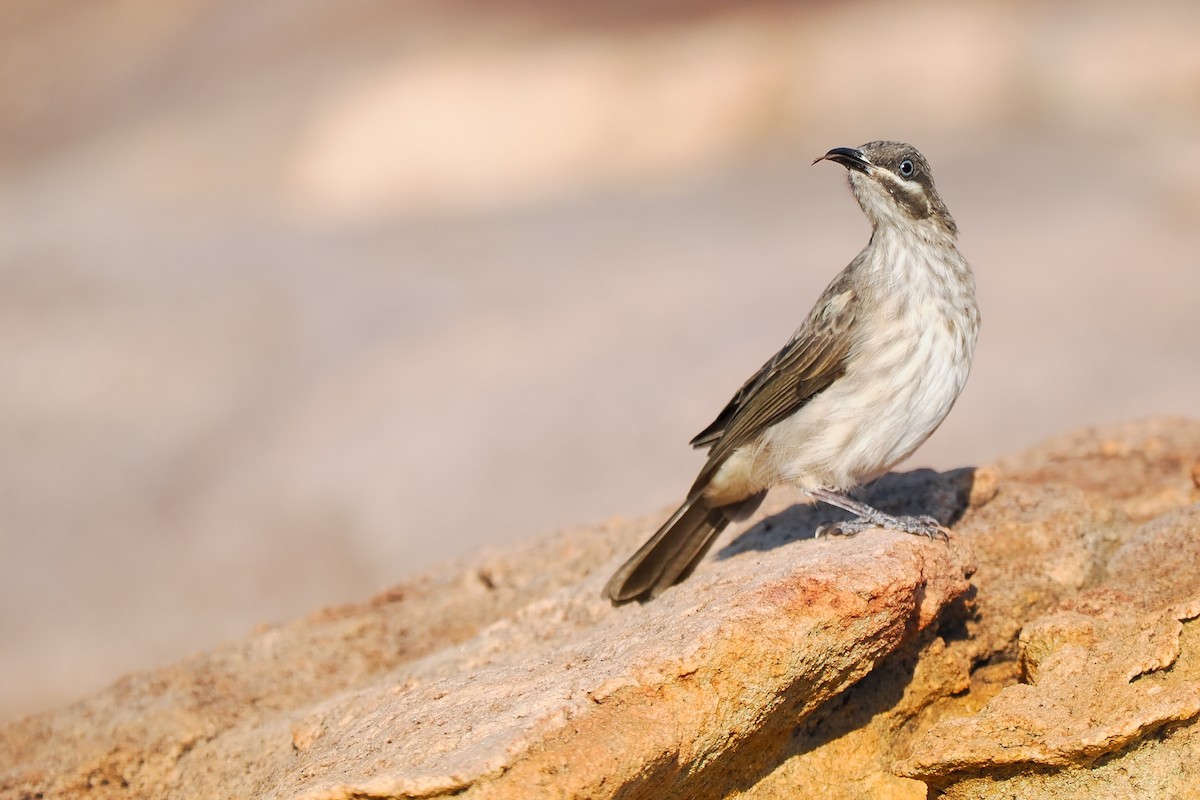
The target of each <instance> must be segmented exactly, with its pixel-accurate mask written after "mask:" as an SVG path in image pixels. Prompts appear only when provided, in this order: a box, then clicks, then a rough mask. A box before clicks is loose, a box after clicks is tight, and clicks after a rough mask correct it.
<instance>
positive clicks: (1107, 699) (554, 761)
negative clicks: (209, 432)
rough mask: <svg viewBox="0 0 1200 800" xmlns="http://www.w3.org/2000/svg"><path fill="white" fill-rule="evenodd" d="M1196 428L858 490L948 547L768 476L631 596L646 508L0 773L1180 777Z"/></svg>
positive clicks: (987, 787) (415, 793) (1192, 635)
mask: <svg viewBox="0 0 1200 800" xmlns="http://www.w3.org/2000/svg"><path fill="white" fill-rule="evenodd" d="M1197 453H1200V424H1197V423H1192V422H1187V421H1183V420H1151V421H1148V422H1144V423H1138V424H1129V425H1123V426H1118V427H1115V428H1110V429H1104V430H1089V431H1084V432H1079V433H1076V434H1070V435H1068V436H1065V437H1062V438H1060V439H1057V440H1054V441H1052V442H1049V443H1047V444H1045V445H1043V446H1041V447H1039V448H1035V449H1034V450H1031V451H1029V452H1027V453H1025V454H1021V455H1018V456H1014V457H1011V458H1009V459H1006V460H1003V461H1001V462H999V463H997V464H996V465H995V466H994V467H985V468H980V469H977V470H956V471H953V472H949V473H943V474H937V473H933V472H930V471H916V472H909V473H903V474H893V475H889V476H886V477H885V478H884V479H882V480H880V481H878V482H877V483H876V484H875V485H873V486H872V487H870V488H869V490H868V492H867V495H868V499H869V500H870V501H871V502H874V503H877V504H878V505H880V506H881V507H883V508H884V509H886V510H889V511H894V512H900V513H911V512H914V511H924V512H932V513H934V514H935V515H938V516H939V517H940V518H942V519H944V520H947V521H949V522H951V523H952V524H953V529H954V534H953V535H952V537H951V541H950V542H949V543H948V544H944V543H941V542H930V541H925V540H921V539H918V538H916V537H911V536H906V535H901V534H896V533H890V532H883V531H871V532H866V533H864V534H861V535H859V536H857V537H853V538H849V539H830V540H816V541H814V540H812V539H811V533H812V531H813V530H814V529H815V527H816V525H817V524H819V523H820V522H823V521H827V520H829V519H832V518H834V517H835V516H837V515H839V514H840V513H841V512H837V511H834V510H831V509H827V508H824V507H820V508H814V507H809V506H791V505H789V503H788V502H787V495H786V493H776V495H775V496H773V497H772V498H770V499H769V502H768V504H766V506H765V508H764V510H763V511H762V512H760V517H759V518H758V519H759V521H758V522H757V523H756V524H750V525H749V527H748V528H745V529H744V531H743V532H741V533H740V534H737V535H735V536H733V537H732V538H731V540H729V541H727V543H726V544H725V545H724V546H723V547H721V548H720V549H719V550H718V551H717V552H716V553H715V554H714V555H713V556H711V557H710V558H709V559H708V560H706V561H705V562H704V563H703V564H702V565H701V566H700V567H699V568H698V569H697V570H696V572H695V574H694V575H692V576H691V578H690V579H689V580H688V581H686V582H685V583H683V584H681V585H679V586H677V587H675V588H674V589H672V590H671V591H670V592H667V593H666V594H664V595H663V596H662V597H660V598H658V599H657V600H655V601H654V602H652V603H649V604H646V605H631V606H624V607H621V608H613V607H611V606H610V605H609V604H608V603H607V602H605V601H603V600H602V599H601V598H600V588H601V586H602V585H603V583H604V581H605V580H606V578H607V576H608V574H609V573H610V571H611V569H612V568H614V567H615V566H616V564H617V563H619V561H620V559H621V558H623V557H624V556H625V555H627V554H628V552H629V551H630V550H631V549H632V548H633V547H635V546H636V545H637V544H638V543H639V542H640V540H641V539H642V538H643V537H645V536H646V535H647V534H648V533H649V531H650V530H651V529H652V528H653V527H654V526H655V525H656V524H657V522H658V521H659V517H657V516H655V517H653V518H648V519H644V520H637V521H634V522H628V523H627V522H623V521H620V520H614V521H612V522H610V523H608V524H606V525H602V526H595V527H590V528H579V529H574V530H569V531H565V532H563V533H560V534H557V535H555V536H552V537H548V538H544V539H541V540H537V541H533V542H530V543H529V544H526V545H523V546H521V547H517V548H513V549H510V550H509V551H507V552H504V553H499V554H491V555H483V556H480V557H479V558H477V559H474V560H471V561H464V562H460V563H457V564H452V565H449V566H447V567H444V568H442V569H440V570H434V571H431V572H429V573H426V574H425V575H424V576H421V577H419V578H417V579H414V580H412V581H409V582H407V583H405V584H402V585H401V586H399V587H396V588H395V589H393V590H391V591H389V592H387V593H385V594H383V595H381V596H379V597H377V598H374V599H373V600H370V601H367V602H364V603H361V604H356V605H349V606H345V607H341V608H335V609H330V610H327V611H324V612H320V613H318V614H315V615H313V616H311V617H309V618H307V619H302V620H298V621H296V622H293V623H290V624H287V625H284V626H279V627H265V628H263V629H260V630H257V631H255V632H253V633H252V634H251V635H249V636H247V637H246V638H245V639H243V640H241V641H237V642H233V643H230V644H228V645H226V646H224V647H221V648H217V649H215V650H214V651H212V652H209V653H205V654H201V655H198V656H195V657H193V658H191V659H189V660H187V661H185V662H182V663H180V664H178V665H176V666H173V667H170V668H167V669H163V670H157V671H153V672H149V673H145V674H142V675H133V676H129V677H127V678H125V679H123V680H121V681H119V682H118V683H117V684H116V685H114V686H113V687H111V688H110V689H108V690H106V691H104V692H101V693H99V694H97V695H95V696H93V697H90V698H87V699H85V700H84V701H82V702H80V703H78V704H76V705H75V706H73V707H70V708H67V709H64V710H62V711H58V712H52V713H47V714H42V715H38V716H34V717H30V718H27V719H25V720H21V721H19V722H16V723H14V724H11V725H9V726H7V727H6V728H4V729H2V730H0V797H4V798H8V797H13V798H25V797H29V798H33V797H39V796H41V797H47V798H48V797H66V798H71V797H81V796H84V795H86V796H88V797H100V798H103V797H128V796H168V797H214V798H215V797H234V796H256V797H270V798H310V799H311V800H316V799H317V798H321V799H322V800H325V799H329V800H332V799H334V798H351V797H444V796H450V795H459V796H462V797H465V798H470V797H487V798H524V797H540V796H560V797H618V796H619V797H622V798H639V797H655V798H658V797H665V798H709V797H711V798H719V797H735V796H736V797H739V798H758V799H763V800H765V799H766V798H776V797H780V798H782V797H795V796H796V794H797V792H798V787H803V789H802V790H800V791H801V793H802V794H804V795H805V796H820V797H827V798H856V797H864V796H869V797H874V798H913V799H914V800H916V798H924V797H926V796H927V795H928V793H929V792H930V790H931V788H932V790H933V791H934V792H941V793H943V794H944V796H946V797H951V798H988V797H1012V796H1019V797H1022V798H1026V797H1029V798H1036V797H1050V796H1052V795H1053V796H1054V797H1056V798H1057V799H1058V800H1062V798H1067V797H1097V796H1105V797H1109V796H1118V797H1119V796H1130V797H1133V796H1139V797H1149V796H1155V797H1159V796H1161V797H1169V796H1175V795H1179V796H1182V795H1181V794H1180V790H1179V788H1178V787H1181V786H1185V785H1189V784H1187V783H1186V782H1187V781H1191V782H1196V781H1197V780H1200V775H1198V774H1197V772H1198V771H1200V767H1197V765H1198V764H1200V758H1198V755H1200V725H1198V724H1197V719H1198V718H1200V628H1198V627H1197V625H1200V623H1197V622H1195V621H1192V620H1195V619H1196V618H1197V617H1198V616H1200V569H1197V566H1196V565H1197V564H1200V504H1198V502H1200V491H1197V487H1196V485H1195V482H1194V481H1193V479H1192V470H1193V467H1194V465H1195V463H1196V455H1197ZM1135 790H1136V791H1135ZM1173 792H1174V795H1173V794H1172V793H1173Z"/></svg>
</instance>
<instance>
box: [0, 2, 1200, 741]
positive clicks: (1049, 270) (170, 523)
mask: <svg viewBox="0 0 1200 800" xmlns="http://www.w3.org/2000/svg"><path fill="white" fill-rule="evenodd" d="M500 6H501V4H498V3H485V2H482V0H478V1H477V0H428V2H411V1H406V2H389V1H388V0H375V1H374V2H367V1H366V0H354V1H353V2H339V3H325V4H320V3H303V2H294V0H261V1H260V2H257V3H253V4H246V3H240V2H234V0H226V1H225V2H203V3H202V2H189V1H188V0H176V1H175V2H172V3H160V2H154V0H130V1H129V2H108V3H87V4H82V3H74V2H69V1H68V0H55V1H54V2H47V1H46V0H19V1H18V0H10V1H9V2H6V3H4V5H3V6H2V7H0V687H3V689H2V690H0V718H9V717H12V716H14V715H17V714H20V713H24V712H28V711H34V710H38V709H43V708H48V707H51V706H54V705H57V704H62V703H64V702H67V701H69V700H71V699H73V698H75V697H77V696H79V695H80V694H82V693H84V692H87V691H90V690H92V689H95V688H97V687H99V686H102V685H104V684H106V683H108V682H110V681H111V680H113V679H114V678H115V677H117V676H118V675H119V674H120V673H122V672H124V671H127V670H131V669H138V668H145V667H150V666H153V665H157V664H162V663H165V662H167V661H170V660H173V659H176V658H179V657H181V656H183V655H185V654H187V653H189V652H193V651H196V650H199V649H202V648H204V647H207V646H209V645H211V644H213V643H215V642H217V641H219V640H221V639H223V638H225V637H229V636H233V635H236V634H240V633H242V632H244V631H246V630H247V629H249V628H250V627H252V626H253V625H255V624H258V623H262V622H271V621H279V620H283V619H286V618H289V617H292V616H295V615H298V614H302V613H305V612H306V611H309V610H312V609H315V608H318V607H320V606H323V605H328V604H331V603H336V602H339V601H344V600H348V599H351V598H359V597H362V596H364V595H366V594H369V593H371V592H373V591H375V590H377V589H379V588H382V587H384V586H387V585H388V584H391V583H394V582H396V581H397V580H399V579H401V578H403V577H404V576H406V575H409V574H411V573H412V572H414V571H416V570H418V569H420V568H421V567H423V566H425V565H428V564H430V563H432V562H434V561H436V560H440V559H445V558H448V557H453V556H457V555H462V554H466V553H470V552H473V551H475V550H477V549H478V548H480V547H483V546H492V545H499V544H503V543H504V542H506V541H511V540H513V539H515V538H518V537H527V536H531V535H534V534H537V533H539V532H544V531H548V530H550V529H553V528H555V527H559V526H562V525H566V524H571V523H576V522H584V521H589V520H596V519H601V518H605V517H608V516H611V515H615V514H621V515H635V514H643V513H651V512H655V511H657V510H658V509H659V508H660V507H662V506H665V505H666V504H668V503H672V502H675V501H676V500H677V499H678V495H679V493H680V492H681V491H682V490H683V489H685V488H686V486H687V485H688V484H689V483H690V481H691V479H692V477H693V475H694V471H695V469H697V468H698V466H699V463H700V460H701V457H700V456H699V455H698V454H696V453H693V452H692V451H690V450H689V449H688V448H687V446H686V442H687V440H688V439H689V438H690V437H691V436H692V435H693V434H694V433H695V432H696V431H698V430H699V429H700V428H702V427H703V426H704V425H706V424H707V423H708V422H709V421H710V419H711V417H712V416H713V415H714V414H715V413H716V412H717V411H718V410H719V409H720V407H721V406H722V404H723V403H724V402H725V401H726V400H727V399H728V397H729V395H730V394H731V393H732V392H733V391H734V390H735V389H736V388H737V386H738V385H739V384H740V383H741V381H742V380H743V379H744V378H745V377H746V376H747V375H748V374H749V372H750V371H751V370H753V369H754V368H756V367H757V366H758V365H759V364H760V363H761V362H762V361H763V360H764V359H765V358H766V357H768V356H769V355H770V354H771V353H772V352H774V350H775V349H776V348H777V347H778V346H779V345H780V344H781V343H782V342H783V341H784V339H785V338H786V337H787V336H788V334H789V333H790V332H791V331H792V329H793V328H794V327H795V325H796V324H797V323H798V321H799V320H800V318H801V316H802V315H803V314H804V313H805V312H806V311H807V309H808V308H809V306H810V305H811V303H812V301H813V299H814V298H815V296H816V294H817V293H818V292H819V291H820V290H821V288H823V287H824V285H825V283H826V282H827V281H828V279H829V278H830V277H832V275H833V274H834V273H835V272H836V271H837V270H838V269H840V268H841V267H842V266H843V265H844V264H845V263H847V262H848V261H849V259H850V258H852V257H853V255H854V254H855V253H856V252H857V251H858V249H859V248H861V246H862V245H863V243H864V242H865V240H866V235H867V227H866V224H865V222H864V220H863V219H862V217H861V214H860V212H859V211H858V209H857V208H856V206H855V205H854V202H853V200H852V199H851V198H850V196H849V194H848V193H847V191H846V189H845V186H844V177H843V175H842V170H840V169H838V168H836V167H834V166H833V165H829V164H823V165H819V166H817V167H810V166H809V161H811V160H812V158H814V157H815V156H817V155H819V154H821V153H823V152H825V150H827V149H828V148H830V147H833V146H839V145H856V144H860V143H862V142H864V141H867V140H870V139H875V138H899V139H905V140H908V141H911V142H913V143H914V144H917V145H918V146H919V147H920V148H921V149H922V150H923V151H924V152H925V154H926V155H927V156H928V157H929V158H930V160H931V162H932V164H933V167H934V170H935V174H936V176H937V181H938V186H939V187H940V189H941V192H942V195H943V197H944V199H945V200H946V202H947V203H948V205H949V206H950V208H951V210H952V211H953V213H954V214H955V216H956V218H957V219H958V222H959V225H960V228H961V230H962V249H963V250H964V252H965V253H966V254H967V255H968V257H969V258H970V259H971V261H972V263H973V265H974V266H975V269H976V272H977V275H978V281H979V294H980V303H981V306H982V311H983V315H984V328H983V331H982V334H981V339H980V344H979V349H978V352H977V355H976V361H975V369H974V372H973V375H972V379H971V382H970V383H969V384H968V387H967V390H966V392H965V394H964V395H963V397H962V399H961V401H960V402H959V405H958V406H957V408H956V409H955V412H954V413H953V414H952V415H951V417H950V419H949V420H948V421H947V422H946V423H945V425H943V427H942V429H941V430H940V431H939V432H938V433H937V434H936V435H935V436H934V438H933V439H931V440H930V442H929V443H928V444H927V445H926V446H925V448H923V449H922V450H921V451H919V452H918V454H917V455H916V457H915V458H914V459H913V465H932V466H936V467H951V466H959V465H965V464H977V463H981V462H985V461H988V460H991V459H992V458H994V457H995V456H997V455H1000V454H1002V453H1005V452H1008V451H1010V450H1015V449H1018V448H1021V447H1024V446H1025V445H1027V444H1029V443H1032V442H1034V441H1035V440H1037V439H1038V438H1039V437H1042V436H1044V435H1046V434H1049V433H1053V432H1057V431H1060V430H1063V429H1066V428H1070V427H1074V426H1077V425H1081V424H1087V423H1092V422H1104V421H1112V420H1119V419H1125V418H1130V417H1138V416H1144V415H1148V414H1155V413H1176V414H1188V415H1192V416H1195V415H1196V413H1197V410H1198V407H1200V402H1198V398H1200V334H1198V330H1200V46H1197V42H1200V5H1197V4H1196V3H1194V2H1190V0H1179V1H1178V2H1161V3H1136V4H1133V3H1129V4H1122V3H1095V2H1086V3H1085V2H1079V3H1070V2H1064V3H1039V4H1033V3H1012V4H1010V3H999V2H982V3H975V4H964V3H937V2H929V3H916V4H904V5H901V4H882V3H870V2H859V3H840V4H837V5H836V6H835V5H829V6H826V5H818V4H785V3H773V2H760V3H732V2H729V3H719V2H715V0H706V1H704V0H697V2H690V3H689V2H667V1H666V0H658V2H617V3H604V4H597V3H593V2H583V0H562V1H560V2H556V3H553V4H550V3H546V2H544V0H520V1H518V2H507V3H504V4H503V9H501V7H500Z"/></svg>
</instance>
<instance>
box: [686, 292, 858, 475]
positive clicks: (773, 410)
mask: <svg viewBox="0 0 1200 800" xmlns="http://www.w3.org/2000/svg"><path fill="white" fill-rule="evenodd" d="M847 271H848V270H847ZM857 305H858V303H857V295H856V294H855V292H854V289H853V288H851V287H850V285H849V282H848V281H847V280H845V273H843V275H842V276H839V278H838V279H837V280H835V281H834V282H833V283H832V284H831V285H830V286H829V288H828V289H826V290H825V292H824V293H823V294H822V295H821V297H820V299H819V300H818V301H817V304H816V306H815V307H814V308H813V310H812V312H811V313H810V314H809V317H808V319H807V320H805V322H804V324H803V325H801V326H800V328H799V330H797V331H796V333H795V334H793V336H792V338H791V339H790V340H789V341H788V343H787V344H786V345H784V348H783V349H782V350H780V351H779V352H778V353H776V354H775V356H774V357H773V358H771V360H769V361H768V362H767V363H766V364H763V366H762V367H761V368H760V369H759V370H758V372H756V373H754V375H753V376H752V377H751V378H750V380H748V381H746V383H745V384H744V385H743V386H742V388H741V389H739V390H738V392H737V394H735V395H734V396H733V399H732V400H730V401H729V403H728V405H726V406H725V408H724V410H722V411H721V413H720V414H719V415H718V416H717V418H716V420H714V421H713V423H712V424H711V425H709V426H708V427H707V428H705V429H704V430H703V431H701V432H700V433H699V434H697V436H696V438H694V439H692V445H693V446H695V447H704V446H709V447H711V448H712V449H711V450H710V452H709V457H708V462H707V463H706V464H705V466H704V469H703V470H702V471H701V472H700V477H699V478H698V479H697V481H696V486H695V489H699V488H702V487H703V485H704V484H706V483H707V482H708V479H709V478H710V477H712V475H713V473H714V472H716V469H717V467H719V466H720V465H721V463H722V462H723V461H724V460H725V459H726V458H727V457H728V456H729V455H730V454H731V453H732V452H733V451H734V450H736V449H737V448H739V447H741V446H742V445H744V444H746V443H747V442H750V441H752V440H753V439H754V438H755V437H756V436H758V434H759V433H760V432H762V431H763V430H764V429H765V428H767V427H769V426H770V425H773V424H775V423H776V422H778V421H779V420H781V419H783V418H784V417H786V416H788V415H789V414H792V413H794V412H795V411H796V410H797V409H799V408H800V407H802V406H803V405H804V404H805V403H807V402H808V401H809V400H811V399H812V398H813V397H815V396H816V395H817V394H819V393H820V392H821V391H823V390H824V389H826V388H827V387H828V386H829V384H831V383H833V381H835V380H836V379H837V378H838V377H839V376H841V375H842V373H843V371H844V370H845V362H846V356H847V354H848V352H849V350H850V344H851V337H850V335H849V330H850V327H851V324H852V323H853V321H854V315H855V311H856V309H857Z"/></svg>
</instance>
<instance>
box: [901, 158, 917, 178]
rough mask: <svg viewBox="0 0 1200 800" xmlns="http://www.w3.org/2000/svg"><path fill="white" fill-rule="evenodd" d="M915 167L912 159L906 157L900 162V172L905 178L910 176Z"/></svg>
mask: <svg viewBox="0 0 1200 800" xmlns="http://www.w3.org/2000/svg"><path fill="white" fill-rule="evenodd" d="M915 171H916V168H915V167H914V166H913V163H912V159H911V158H906V159H904V160H903V161H901V162H900V174H901V175H903V176H904V177H906V178H911V177H912V174H913V172H915Z"/></svg>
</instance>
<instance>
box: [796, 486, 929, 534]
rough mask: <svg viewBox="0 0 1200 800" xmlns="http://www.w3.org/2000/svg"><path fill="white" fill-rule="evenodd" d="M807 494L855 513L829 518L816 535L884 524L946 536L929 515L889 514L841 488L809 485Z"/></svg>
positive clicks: (895, 528)
mask: <svg viewBox="0 0 1200 800" xmlns="http://www.w3.org/2000/svg"><path fill="white" fill-rule="evenodd" d="M808 494H809V495H811V496H812V497H815V498H816V499H818V500H820V501H821V502H823V503H828V504H829V505H831V506H834V507H836V508H840V509H842V510H844V511H849V512H850V513H851V514H855V515H857V516H858V519H851V520H846V521H845V522H829V523H826V524H824V525H822V526H821V527H819V528H817V533H816V536H817V538H821V537H822V536H853V535H854V534H856V533H859V532H861V531H865V530H869V529H870V528H884V529H886V530H889V531H901V532H903V533H911V534H913V535H914V536H927V537H929V538H930V539H941V540H942V541H949V540H950V537H949V535H948V532H947V531H946V529H945V528H944V527H942V524H941V523H940V522H938V521H937V520H936V519H934V518H933V517H924V516H922V517H893V516H892V515H891V514H884V513H883V512H882V511H879V510H878V509H875V508H872V507H871V506H869V505H867V504H866V503H862V502H859V501H858V500H855V499H853V498H851V497H847V496H846V495H844V494H842V493H841V492H835V491H833V490H831V489H810V490H808Z"/></svg>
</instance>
